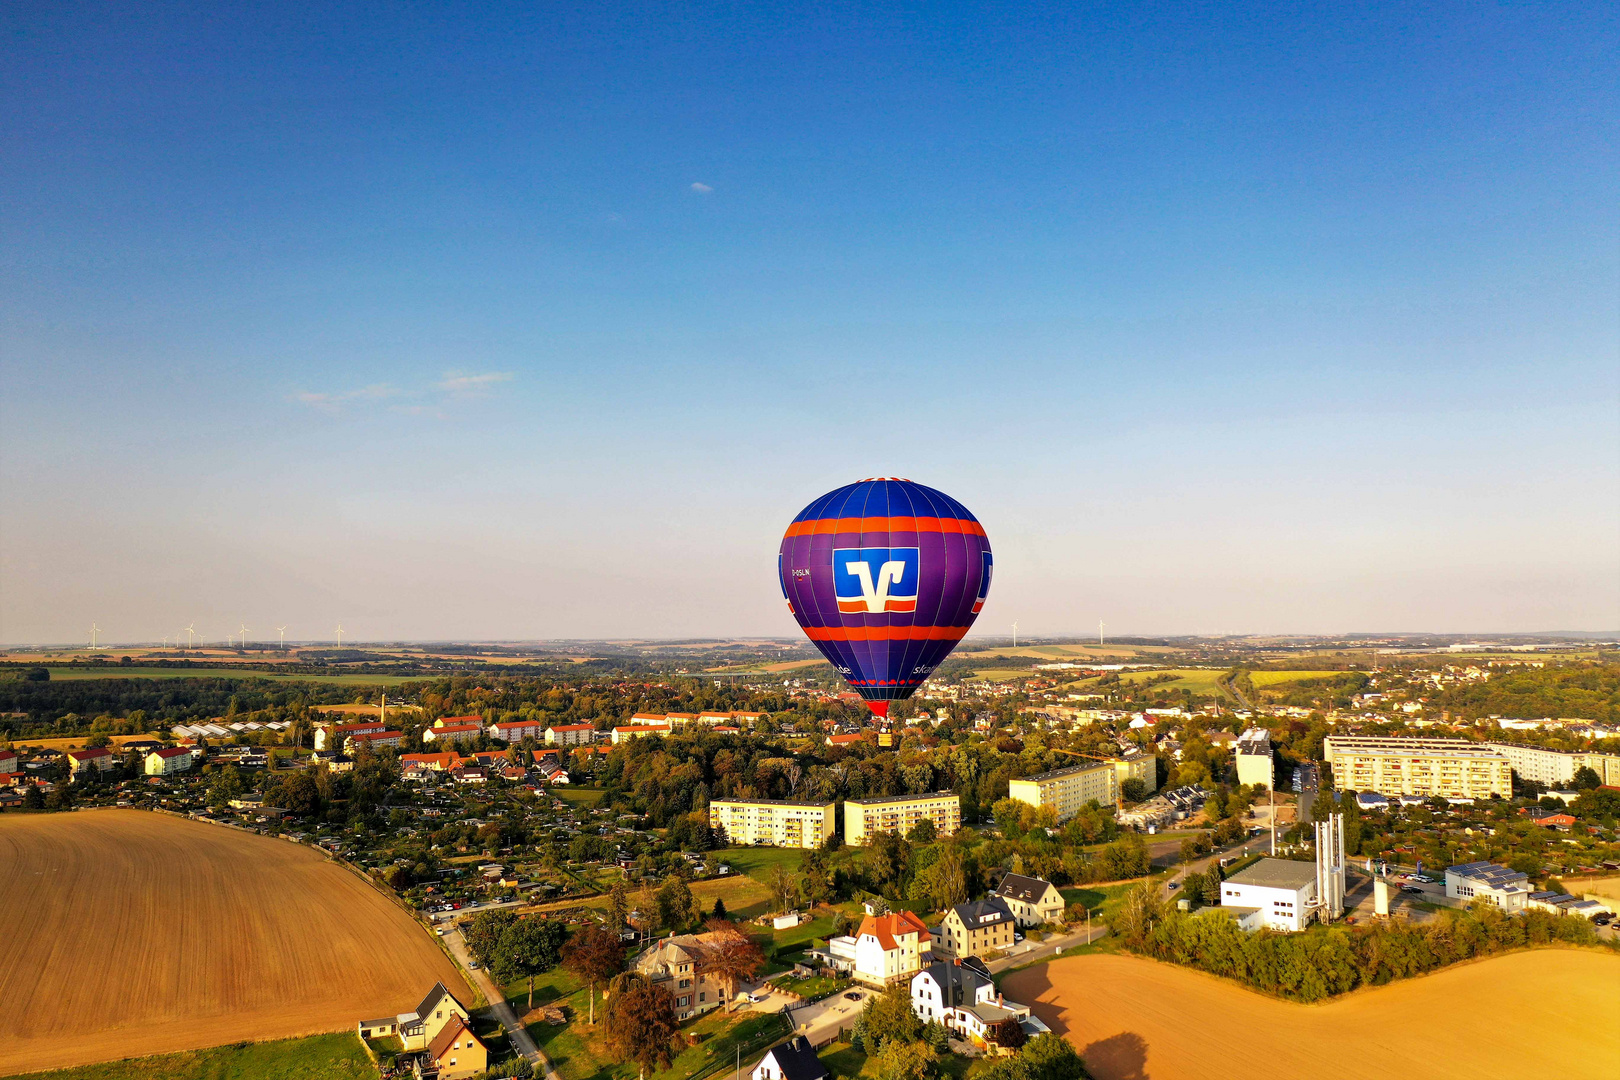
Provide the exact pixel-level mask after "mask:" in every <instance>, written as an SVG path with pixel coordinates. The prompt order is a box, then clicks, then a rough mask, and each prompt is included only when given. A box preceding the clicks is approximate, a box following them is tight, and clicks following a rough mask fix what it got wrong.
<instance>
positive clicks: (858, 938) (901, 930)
mask: <svg viewBox="0 0 1620 1080" xmlns="http://www.w3.org/2000/svg"><path fill="white" fill-rule="evenodd" d="M931 947H932V939H931V938H930V937H929V934H928V927H927V926H925V925H924V924H923V921H922V919H921V918H919V917H918V916H917V915H916V914H914V913H912V912H910V911H895V912H890V913H887V914H883V915H872V914H869V915H867V916H866V918H864V919H862V920H861V926H860V929H859V930H857V931H856V932H855V978H857V979H859V980H860V981H861V982H864V983H868V984H870V985H872V986H887V985H888V984H889V983H891V982H895V981H896V980H899V979H907V980H909V979H910V978H911V977H912V976H913V975H915V974H917V972H919V971H921V970H922V969H923V966H924V965H925V964H927V963H928V962H929V960H930V959H931V956H930V949H931Z"/></svg>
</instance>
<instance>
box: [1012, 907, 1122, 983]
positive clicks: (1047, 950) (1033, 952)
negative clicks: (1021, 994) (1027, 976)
mask: <svg viewBox="0 0 1620 1080" xmlns="http://www.w3.org/2000/svg"><path fill="white" fill-rule="evenodd" d="M1107 934H1108V927H1107V926H1106V925H1105V924H1104V923H1103V922H1102V921H1101V920H1099V919H1095V918H1094V919H1092V921H1091V929H1090V930H1089V931H1088V930H1087V929H1086V928H1085V926H1084V925H1082V926H1081V928H1080V929H1079V930H1077V931H1074V932H1073V933H1068V934H1059V935H1054V936H1051V937H1048V938H1047V939H1046V940H1045V941H1030V940H1028V939H1027V938H1026V939H1025V940H1024V941H1023V942H1022V943H1020V944H1018V945H1014V946H1013V947H1012V951H1011V952H1009V953H1008V954H1007V955H1006V956H1003V957H1001V958H1000V959H999V960H992V961H990V962H989V963H988V964H986V965H985V967H987V968H989V969H990V974H992V975H997V974H1000V973H1001V972H1003V971H1006V970H1007V969H1008V968H1015V967H1023V966H1024V965H1025V964H1034V963H1038V962H1039V961H1041V960H1049V959H1051V958H1052V957H1054V956H1057V955H1058V954H1060V953H1062V952H1063V951H1064V950H1065V949H1072V948H1075V947H1076V946H1078V945H1089V944H1091V943H1092V942H1093V941H1096V940H1097V939H1098V938H1100V937H1105V936H1107Z"/></svg>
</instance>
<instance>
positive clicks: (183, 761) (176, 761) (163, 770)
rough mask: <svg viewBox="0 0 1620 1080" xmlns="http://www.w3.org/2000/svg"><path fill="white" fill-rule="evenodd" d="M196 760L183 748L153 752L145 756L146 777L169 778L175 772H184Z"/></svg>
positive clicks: (173, 747) (177, 747)
mask: <svg viewBox="0 0 1620 1080" xmlns="http://www.w3.org/2000/svg"><path fill="white" fill-rule="evenodd" d="M195 760H196V759H195V758H193V757H192V756H191V751H190V750H188V749H186V748H185V747H183V746H171V747H169V748H168V749H166V750H154V751H152V752H151V753H150V754H147V755H146V770H145V771H146V775H147V776H169V775H171V774H173V773H177V772H185V771H186V770H187V769H189V768H191V763H192V762H193V761H195Z"/></svg>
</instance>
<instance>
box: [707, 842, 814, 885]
mask: <svg viewBox="0 0 1620 1080" xmlns="http://www.w3.org/2000/svg"><path fill="white" fill-rule="evenodd" d="M715 855H716V856H717V857H718V858H719V859H720V861H721V862H723V863H726V864H727V865H729V866H730V867H731V868H732V869H733V870H735V871H737V872H738V873H741V874H747V875H748V876H749V877H751V878H753V879H754V880H755V881H757V882H759V883H760V884H761V885H765V886H769V885H770V883H771V874H772V872H773V871H774V870H775V869H776V868H777V867H778V866H785V867H787V869H788V872H789V873H793V874H797V873H798V871H799V859H800V858H801V856H802V853H801V852H800V851H799V849H797V848H773V847H735V848H722V849H721V850H719V851H716V852H715Z"/></svg>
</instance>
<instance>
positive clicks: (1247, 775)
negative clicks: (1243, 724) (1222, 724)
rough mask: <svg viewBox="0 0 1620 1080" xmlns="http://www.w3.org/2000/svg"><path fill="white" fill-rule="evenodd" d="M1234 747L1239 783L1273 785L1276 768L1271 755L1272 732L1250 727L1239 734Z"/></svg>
mask: <svg viewBox="0 0 1620 1080" xmlns="http://www.w3.org/2000/svg"><path fill="white" fill-rule="evenodd" d="M1234 749H1235V752H1234V754H1233V760H1235V761H1236V762H1237V776H1238V783H1240V784H1243V785H1245V786H1253V785H1255V784H1260V785H1263V786H1264V787H1267V788H1269V787H1271V785H1272V777H1273V775H1274V772H1275V768H1276V766H1275V762H1274V761H1273V760H1272V756H1271V733H1270V732H1269V731H1267V730H1266V729H1265V728H1258V727H1255V728H1250V729H1249V730H1247V731H1245V732H1244V733H1243V734H1242V735H1239V736H1238V740H1237V745H1236V747H1235V748H1234Z"/></svg>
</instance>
